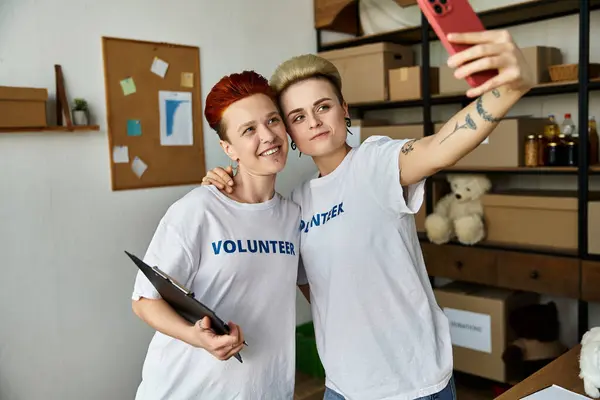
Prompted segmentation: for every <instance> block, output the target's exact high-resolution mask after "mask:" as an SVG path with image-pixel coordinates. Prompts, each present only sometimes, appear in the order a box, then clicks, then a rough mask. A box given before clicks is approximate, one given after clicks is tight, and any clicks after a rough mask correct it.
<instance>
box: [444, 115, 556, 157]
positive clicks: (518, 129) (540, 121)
mask: <svg viewBox="0 0 600 400" xmlns="http://www.w3.org/2000/svg"><path fill="white" fill-rule="evenodd" d="M547 122H548V120H547V118H532V117H521V118H505V119H503V120H502V121H500V122H499V123H498V125H497V126H496V128H495V129H494V131H493V132H492V133H491V134H490V136H488V137H487V138H486V139H485V140H484V141H483V142H481V144H480V145H479V146H477V147H476V148H475V149H473V151H472V152H470V153H469V154H467V155H466V156H464V157H463V158H462V159H460V160H459V161H458V162H457V163H456V164H455V166H456V167H461V168H462V167H465V168H469V167H478V168H486V167H487V168H512V167H520V166H524V165H525V163H524V147H525V138H526V137H527V135H529V134H532V133H534V134H538V133H542V132H543V131H544V125H545V124H546V123H547ZM442 126H444V124H443V123H437V124H434V128H433V129H434V132H436V133H437V132H439V131H440V129H441V128H442Z"/></svg>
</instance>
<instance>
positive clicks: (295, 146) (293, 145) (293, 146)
mask: <svg viewBox="0 0 600 400" xmlns="http://www.w3.org/2000/svg"><path fill="white" fill-rule="evenodd" d="M290 147H291V148H292V150H296V149H297V148H298V145H296V142H294V141H293V140H292V143H291V144H290ZM300 157H302V152H301V151H299V152H298V158H300Z"/></svg>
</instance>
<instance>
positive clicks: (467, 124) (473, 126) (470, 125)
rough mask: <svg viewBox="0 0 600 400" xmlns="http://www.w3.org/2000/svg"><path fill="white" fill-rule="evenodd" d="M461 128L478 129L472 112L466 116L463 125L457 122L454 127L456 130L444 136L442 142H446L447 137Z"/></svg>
mask: <svg viewBox="0 0 600 400" xmlns="http://www.w3.org/2000/svg"><path fill="white" fill-rule="evenodd" d="M459 129H471V130H476V129H477V124H475V121H473V118H471V114H468V113H467V115H466V116H465V123H464V124H462V125H459V124H458V122H457V123H456V126H455V127H454V130H453V131H452V132H450V134H449V135H448V136H446V137H445V138H443V139H442V140H441V141H440V144H442V143H444V142H445V141H446V139H448V138H449V137H450V136H452V135H454V134H455V133H456V131H458V130H459Z"/></svg>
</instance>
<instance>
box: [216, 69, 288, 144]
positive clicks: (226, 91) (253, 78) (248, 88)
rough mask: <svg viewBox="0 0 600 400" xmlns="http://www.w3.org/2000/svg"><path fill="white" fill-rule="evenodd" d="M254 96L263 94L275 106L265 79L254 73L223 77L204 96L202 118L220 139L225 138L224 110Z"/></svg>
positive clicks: (273, 94)
mask: <svg viewBox="0 0 600 400" xmlns="http://www.w3.org/2000/svg"><path fill="white" fill-rule="evenodd" d="M255 94H264V95H266V96H268V97H270V98H271V99H272V100H273V102H274V103H275V104H277V101H276V97H275V92H274V90H273V89H272V88H271V86H269V81H268V80H267V78H265V77H264V76H262V75H260V74H258V73H256V72H254V71H243V72H242V73H236V74H231V75H227V76H224V77H223V78H221V80H220V81H219V82H217V83H216V84H215V85H214V86H213V88H212V89H211V90H210V93H208V96H206V104H205V107H204V116H205V118H206V121H207V122H208V125H210V127H211V128H212V129H214V130H215V131H216V132H217V134H218V135H219V137H220V138H221V139H224V138H225V127H224V126H223V123H222V119H223V113H224V112H225V110H227V108H228V107H229V106H230V105H232V104H233V103H235V102H236V101H238V100H242V99H244V98H246V97H249V96H252V95H255Z"/></svg>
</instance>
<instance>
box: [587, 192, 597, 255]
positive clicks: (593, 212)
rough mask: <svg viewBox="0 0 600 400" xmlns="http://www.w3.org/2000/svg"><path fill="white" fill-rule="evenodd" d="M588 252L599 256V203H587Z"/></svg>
mask: <svg viewBox="0 0 600 400" xmlns="http://www.w3.org/2000/svg"><path fill="white" fill-rule="evenodd" d="M588 252H589V253H590V254H600V201H590V202H589V203H588Z"/></svg>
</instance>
